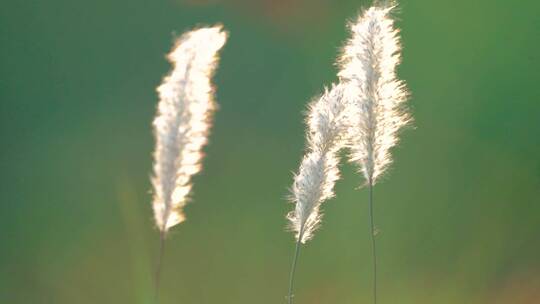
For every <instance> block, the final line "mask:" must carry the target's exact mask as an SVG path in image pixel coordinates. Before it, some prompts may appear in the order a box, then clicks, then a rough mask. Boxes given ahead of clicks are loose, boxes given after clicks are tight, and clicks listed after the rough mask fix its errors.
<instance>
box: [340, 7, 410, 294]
mask: <svg viewBox="0 0 540 304" xmlns="http://www.w3.org/2000/svg"><path fill="white" fill-rule="evenodd" d="M394 8H395V5H394V4H392V3H391V2H385V3H384V4H383V2H381V4H375V6H373V7H370V8H369V9H367V10H364V11H363V12H362V13H361V14H360V16H359V17H358V20H357V21H356V22H355V23H353V24H351V25H350V29H351V33H352V37H351V38H350V40H349V41H348V42H347V44H346V45H345V47H344V49H343V55H342V56H341V58H340V63H341V71H340V72H339V74H338V75H339V77H340V82H341V83H342V84H343V85H344V88H345V89H344V91H345V95H346V98H347V100H349V101H350V102H351V103H352V105H353V106H352V109H353V111H352V115H351V128H350V129H349V144H350V149H351V157H350V160H351V161H352V162H354V163H357V164H358V165H359V167H360V170H361V172H362V174H363V176H364V177H365V179H366V182H367V185H368V187H369V213H370V229H371V240H372V249H373V281H374V282H373V298H374V302H375V303H376V302H377V259H376V249H375V231H374V230H375V229H374V221H373V185H374V184H375V183H376V182H377V180H378V178H379V177H380V176H381V174H382V173H383V172H384V171H385V169H386V168H387V167H388V166H389V165H390V163H391V162H392V158H391V155H390V149H391V148H392V147H394V146H395V145H396V144H397V142H398V136H397V133H398V131H399V130H400V128H401V127H403V126H404V125H406V124H407V123H408V122H409V121H410V120H411V118H410V116H409V114H408V113H407V112H405V109H404V105H403V104H404V102H405V101H406V99H407V95H408V94H407V91H406V89H405V84H404V83H403V82H402V81H401V80H399V79H397V75H396V67H397V65H398V64H399V62H400V50H401V47H400V41H399V35H398V34H399V30H398V29H396V28H395V27H394V20H393V19H392V16H391V13H392V10H393V9H394Z"/></svg>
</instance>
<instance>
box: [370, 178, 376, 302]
mask: <svg viewBox="0 0 540 304" xmlns="http://www.w3.org/2000/svg"><path fill="white" fill-rule="evenodd" d="M368 187H369V226H370V232H371V250H372V252H371V253H372V258H373V303H374V304H377V247H376V246H375V223H374V219H373V183H372V182H371V181H370V182H369V186H368Z"/></svg>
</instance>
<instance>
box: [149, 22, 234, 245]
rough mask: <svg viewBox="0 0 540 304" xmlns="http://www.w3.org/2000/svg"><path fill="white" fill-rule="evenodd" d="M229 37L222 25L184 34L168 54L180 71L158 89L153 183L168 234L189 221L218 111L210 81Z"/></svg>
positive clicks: (157, 214) (161, 223) (160, 223)
mask: <svg viewBox="0 0 540 304" xmlns="http://www.w3.org/2000/svg"><path fill="white" fill-rule="evenodd" d="M226 39H227V33H226V32H224V31H222V27H221V26H220V25H218V26H215V27H209V28H200V29H196V30H193V31H190V32H187V33H185V34H183V35H182V36H181V37H180V38H179V39H178V40H177V41H176V45H175V47H174V48H173V50H172V51H171V53H170V54H169V55H168V59H169V61H171V63H172V64H173V66H174V68H173V70H172V72H171V73H170V74H169V75H168V76H166V77H165V78H164V80H163V83H162V84H161V85H160V86H159V87H158V88H157V91H158V93H159V97H160V101H159V104H158V111H157V115H156V118H155V119H154V123H153V125H154V134H155V138H156V150H155V153H154V176H153V178H152V184H153V187H154V200H153V209H154V217H155V221H156V225H157V227H158V228H159V230H160V231H161V233H162V235H164V234H165V233H166V232H167V231H168V230H169V229H170V228H171V227H172V226H174V225H177V224H178V223H180V222H182V221H183V220H184V215H183V212H182V209H183V207H184V205H185V204H186V201H187V198H188V194H189V192H190V190H191V177H192V176H193V175H194V174H196V173H197V172H199V171H200V170H201V159H202V157H203V153H202V151H201V150H202V147H203V146H204V145H205V144H206V142H207V135H208V131H209V129H210V126H211V122H210V119H211V116H212V113H213V112H214V110H215V108H216V105H215V103H214V100H213V88H212V84H211V82H210V80H211V77H212V75H213V73H214V70H215V68H216V65H217V62H218V56H217V52H218V51H219V49H221V47H222V46H223V45H224V44H225V40H226Z"/></svg>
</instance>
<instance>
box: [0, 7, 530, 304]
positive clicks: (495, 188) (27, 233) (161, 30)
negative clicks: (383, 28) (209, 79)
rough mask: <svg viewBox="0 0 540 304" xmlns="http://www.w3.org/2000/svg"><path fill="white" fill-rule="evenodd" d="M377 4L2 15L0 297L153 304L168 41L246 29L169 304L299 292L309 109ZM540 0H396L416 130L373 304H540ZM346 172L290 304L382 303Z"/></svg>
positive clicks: (172, 258)
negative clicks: (153, 181) (297, 218)
mask: <svg viewBox="0 0 540 304" xmlns="http://www.w3.org/2000/svg"><path fill="white" fill-rule="evenodd" d="M368 4H369V1H366V0H357V1H335V0H289V1H286V0H264V1H263V0H259V1H255V0H230V1H226V0H214V1H196V0H192V1H180V0H176V1H175V0H163V1H143V0H130V1H108V0H93V1H78V0H75V1H74V0H49V1H17V0H4V1H3V2H2V9H0V67H1V68H0V100H1V103H0V104H1V112H0V115H1V117H0V123H1V130H0V132H1V144H2V148H1V152H0V156H1V159H0V177H1V182H0V185H1V191H0V200H1V201H0V303H10V304H19V303H20V304H26V303H28V304H30V303H31V304H34V303H43V304H47V303H54V304H68V303H69V304H72V303H77V304H85V303H89V304H90V303H91V304H95V303H100V304H101V303H133V304H138V303H140V304H147V303H153V293H154V291H153V281H152V280H153V279H152V277H153V273H154V265H155V261H156V255H157V251H158V233H157V231H156V229H155V227H154V224H153V222H152V214H151V207H150V201H151V194H150V191H149V190H150V183H149V175H150V171H151V153H152V150H153V144H154V143H153V138H152V133H151V120H152V117H153V115H154V113H155V106H156V101H157V97H156V93H155V87H156V86H157V85H158V84H159V83H160V81H161V79H162V77H163V75H165V74H166V73H167V72H168V71H169V68H170V66H169V64H168V63H167V61H166V60H165V58H164V55H165V54H166V53H167V52H168V51H169V49H170V47H171V43H172V41H173V38H174V37H176V36H177V35H179V34H181V33H182V32H183V31H185V30H188V29H190V28H192V27H193V26H196V25H200V24H215V23H217V22H222V23H224V25H225V26H226V28H227V29H228V30H229V31H230V32H231V36H230V40H229V42H228V44H227V45H226V47H225V49H224V50H223V52H222V59H221V64H220V66H219V70H218V73H217V75H216V77H215V83H216V85H217V88H218V89H217V99H218V102H219V104H220V105H221V109H220V110H219V112H218V113H217V114H216V116H215V125H214V128H213V132H212V135H211V142H210V145H209V146H207V147H206V149H205V151H206V152H207V158H206V159H205V161H204V171H203V172H202V174H200V175H198V176H197V177H196V178H195V187H194V192H193V196H192V197H193V203H192V204H190V205H189V207H188V208H187V216H188V220H187V222H185V223H183V224H181V225H180V226H178V227H176V228H174V229H173V231H172V233H171V235H170V237H169V240H168V242H167V245H166V246H167V247H166V252H165V258H164V269H163V273H162V275H163V276H162V289H161V301H160V302H161V303H162V304H168V303H186V304H199V303H200V304H210V303H222V304H225V303H231V304H232V303H235V304H238V303H257V304H263V303H272V304H275V303H284V302H285V296H286V292H287V284H288V281H287V280H288V275H289V267H290V263H291V259H292V255H293V249H294V241H293V237H292V234H291V233H288V232H287V231H286V229H285V226H286V220H285V218H284V215H285V214H286V213H287V212H288V211H289V210H290V209H291V207H292V206H291V205H290V204H288V203H287V201H286V196H287V193H288V190H287V189H288V187H289V186H290V184H291V182H292V172H293V171H296V169H297V167H298V164H299V161H300V159H301V156H302V153H303V149H304V124H303V111H304V109H305V106H306V103H307V102H308V101H309V100H310V98H311V97H312V96H314V95H316V94H319V93H320V92H321V91H322V90H323V87H324V86H325V85H329V84H331V83H332V82H333V81H335V80H336V67H335V64H334V62H335V57H336V55H337V54H338V52H339V48H340V46H341V45H342V43H343V41H344V39H346V37H347V35H348V34H347V31H346V27H345V24H346V21H347V20H350V19H352V18H354V17H355V16H356V14H357V12H358V11H359V9H360V8H361V7H363V6H366V5H368ZM539 10H540V4H539V2H538V1H532V0H526V1H520V2H519V4H518V3H515V2H512V1H502V0H495V1H494V0H489V1H488V0H475V1H465V0H455V1H427V0H421V1H406V0H403V1H401V9H400V12H399V14H398V17H399V20H398V25H399V26H400V27H401V29H402V36H403V44H404V51H403V57H404V61H403V64H402V65H401V66H400V70H399V74H400V76H401V78H403V79H405V80H406V81H407V83H408V85H409V87H410V89H411V91H412V99H411V101H410V105H411V109H412V112H413V114H414V117H415V127H414V129H413V128H410V129H408V130H407V131H406V132H404V133H403V136H402V142H401V144H400V146H399V147H398V148H396V149H395V150H394V158H395V164H394V165H393V167H392V169H391V170H390V172H389V173H388V174H387V175H386V178H385V179H384V181H383V182H381V183H380V184H379V185H377V186H376V188H375V203H376V209H375V213H376V214H375V216H376V223H377V227H378V229H379V230H380V233H379V235H378V236H377V240H378V249H379V254H380V255H379V261H380V265H379V268H380V274H379V278H380V281H379V283H380V289H379V291H380V303H381V304H383V303H401V304H407V303H411V304H412V303H414V304H419V303H426V304H427V303H429V304H432V303H437V304H445V303H448V304H450V303H451V304H457V303H459V304H464V303H465V304H466V303H470V304H482V303H486V304H487V303H489V304H503V303H504V304H535V303H540V160H539V156H540V85H539V84H538V82H539V81H540V72H539V71H540V58H539V54H540V53H539V47H540V18H539V17H538V11H539ZM361 182H362V181H361V179H360V178H359V176H358V175H357V174H356V172H355V168H354V167H353V166H351V165H348V164H346V165H344V166H343V179H342V180H340V181H339V183H338V184H337V189H336V191H337V197H336V198H335V199H333V200H332V201H330V202H328V203H326V204H325V206H324V211H325V216H324V223H323V226H322V229H320V230H319V231H318V233H317V234H316V236H315V238H314V240H313V241H311V242H309V243H308V245H307V246H305V247H304V248H303V249H302V252H301V256H300V261H299V268H298V276H297V285H296V286H297V289H296V299H297V303H298V304H301V303H309V304H317V303H321V304H323V303H332V304H334V303H344V304H346V303H370V301H371V291H370V290H371V264H370V262H371V256H370V247H369V246H370V242H369V233H368V218H367V192H366V191H365V189H359V188H358V186H359V185H360V184H361Z"/></svg>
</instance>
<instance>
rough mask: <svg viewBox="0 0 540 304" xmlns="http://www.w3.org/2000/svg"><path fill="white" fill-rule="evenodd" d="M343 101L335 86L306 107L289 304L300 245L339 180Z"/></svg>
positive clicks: (291, 216) (296, 184)
mask: <svg viewBox="0 0 540 304" xmlns="http://www.w3.org/2000/svg"><path fill="white" fill-rule="evenodd" d="M343 101H344V99H343V88H342V86H341V85H335V86H333V87H332V89H331V90H326V91H325V93H324V94H323V95H322V96H321V97H320V98H318V99H316V100H315V101H313V102H312V103H311V104H310V105H309V110H308V117H307V127H308V130H307V136H306V137H307V149H306V150H307V151H306V155H305V156H304V158H303V159H302V163H301V164H300V169H299V171H298V174H296V176H295V177H294V183H293V186H292V189H291V192H292V193H291V200H292V202H293V203H295V209H294V210H293V211H291V212H290V213H289V214H288V216H287V217H288V219H289V221H290V226H291V228H292V230H293V231H294V232H295V233H296V240H297V242H296V251H295V255H294V260H293V265H292V268H291V276H290V281H289V296H288V301H289V303H292V290H293V283H294V273H295V269H296V261H297V259H298V253H299V250H300V243H305V242H306V241H307V240H309V239H311V238H312V237H313V233H314V231H315V230H316V228H317V226H318V225H319V223H320V219H321V214H320V206H321V204H322V203H323V202H324V201H325V200H327V199H329V198H331V197H332V196H334V191H333V188H334V184H335V182H336V180H338V179H339V169H338V163H339V160H338V156H337V152H338V151H339V150H340V149H341V148H342V147H343V145H344V141H343V140H344V138H345V136H344V135H345V133H346V132H345V129H346V128H347V125H348V122H347V119H346V117H345V116H346V114H347V111H346V105H345V103H344V102H343Z"/></svg>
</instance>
